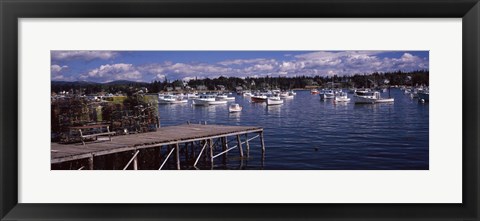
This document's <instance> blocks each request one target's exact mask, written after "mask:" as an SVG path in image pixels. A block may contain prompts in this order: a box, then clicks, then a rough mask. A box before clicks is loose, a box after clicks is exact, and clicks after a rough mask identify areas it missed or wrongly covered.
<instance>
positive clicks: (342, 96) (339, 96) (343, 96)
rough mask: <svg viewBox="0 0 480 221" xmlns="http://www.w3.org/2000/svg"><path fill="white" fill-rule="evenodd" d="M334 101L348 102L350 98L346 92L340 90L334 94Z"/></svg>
mask: <svg viewBox="0 0 480 221" xmlns="http://www.w3.org/2000/svg"><path fill="white" fill-rule="evenodd" d="M334 101H335V102H349V101H350V98H348V96H347V93H345V92H340V93H337V94H336V95H335V98H334Z"/></svg>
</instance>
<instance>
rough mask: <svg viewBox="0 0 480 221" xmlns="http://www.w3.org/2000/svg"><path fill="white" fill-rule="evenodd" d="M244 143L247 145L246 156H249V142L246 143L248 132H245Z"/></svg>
mask: <svg viewBox="0 0 480 221" xmlns="http://www.w3.org/2000/svg"><path fill="white" fill-rule="evenodd" d="M245 145H246V146H247V158H248V157H249V156H250V144H249V143H248V134H245Z"/></svg>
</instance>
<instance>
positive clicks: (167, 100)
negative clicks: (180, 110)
mask: <svg viewBox="0 0 480 221" xmlns="http://www.w3.org/2000/svg"><path fill="white" fill-rule="evenodd" d="M187 102H188V101H187V100H185V99H182V98H180V97H177V96H174V95H165V96H163V97H159V98H158V103H159V104H182V103H187Z"/></svg>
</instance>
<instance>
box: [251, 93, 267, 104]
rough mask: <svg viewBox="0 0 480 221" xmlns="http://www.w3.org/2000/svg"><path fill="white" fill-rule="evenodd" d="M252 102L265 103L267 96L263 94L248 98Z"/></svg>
mask: <svg viewBox="0 0 480 221" xmlns="http://www.w3.org/2000/svg"><path fill="white" fill-rule="evenodd" d="M250 99H252V102H265V101H267V95H264V94H255V95H252V96H251V97H250Z"/></svg>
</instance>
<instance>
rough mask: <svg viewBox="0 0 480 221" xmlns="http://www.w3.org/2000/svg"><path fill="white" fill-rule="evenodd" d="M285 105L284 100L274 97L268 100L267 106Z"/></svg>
mask: <svg viewBox="0 0 480 221" xmlns="http://www.w3.org/2000/svg"><path fill="white" fill-rule="evenodd" d="M280 104H283V100H282V99H280V97H277V96H273V97H269V98H267V105H280Z"/></svg>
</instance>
